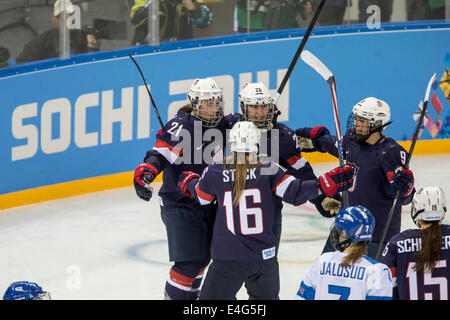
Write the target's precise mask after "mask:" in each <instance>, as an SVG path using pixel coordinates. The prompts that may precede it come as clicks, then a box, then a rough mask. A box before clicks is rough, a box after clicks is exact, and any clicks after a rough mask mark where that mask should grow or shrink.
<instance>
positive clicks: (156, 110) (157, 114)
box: [128, 55, 164, 130]
mask: <svg viewBox="0 0 450 320" xmlns="http://www.w3.org/2000/svg"><path fill="white" fill-rule="evenodd" d="M128 56H129V57H130V59H131V60H133V62H134V64H135V65H136V67H137V68H138V70H139V73H140V74H141V77H142V80H144V84H145V89H147V92H148V95H149V96H150V100H151V101H152V106H153V109H154V110H155V112H156V116H157V117H158V121H159V124H160V125H161V129H163V130H164V125H163V123H162V120H161V116H160V115H159V112H158V109H157V108H156V104H155V101H154V100H153V97H152V94H151V93H150V90H149V89H148V85H147V81H145V78H144V74H143V73H142V70H141V68H140V67H139V65H138V64H137V62H136V60H134V58H133V57H132V56H131V55H128Z"/></svg>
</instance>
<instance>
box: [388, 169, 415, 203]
mask: <svg viewBox="0 0 450 320" xmlns="http://www.w3.org/2000/svg"><path fill="white" fill-rule="evenodd" d="M391 188H392V191H393V192H394V193H395V192H397V191H399V192H400V195H402V197H403V198H407V197H408V196H409V195H410V194H411V192H412V191H413V188H414V174H413V172H412V171H411V170H406V169H402V168H397V170H395V174H394V177H393V179H392V182H391Z"/></svg>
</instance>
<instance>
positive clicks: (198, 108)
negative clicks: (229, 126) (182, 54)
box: [187, 78, 223, 128]
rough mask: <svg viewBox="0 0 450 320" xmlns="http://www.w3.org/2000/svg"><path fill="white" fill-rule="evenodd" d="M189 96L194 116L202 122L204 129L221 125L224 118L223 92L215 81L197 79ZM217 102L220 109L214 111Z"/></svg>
mask: <svg viewBox="0 0 450 320" xmlns="http://www.w3.org/2000/svg"><path fill="white" fill-rule="evenodd" d="M187 96H188V99H189V103H190V104H191V107H192V113H193V115H194V116H195V117H196V118H197V119H198V120H200V121H201V122H202V126H203V127H206V128H214V127H216V126H217V125H218V124H219V122H220V120H222V117H223V91H222V89H220V88H219V86H218V85H217V83H216V82H215V81H214V80H213V79H211V78H206V79H195V80H194V83H193V84H192V86H191V87H190V89H189V91H188V94H187ZM205 101H206V103H205ZM217 102H218V103H219V108H218V110H213V108H214V107H215V106H216V104H217ZM203 107H205V109H203ZM210 109H212V110H213V111H210Z"/></svg>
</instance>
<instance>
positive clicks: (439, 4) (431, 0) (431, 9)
mask: <svg viewBox="0 0 450 320" xmlns="http://www.w3.org/2000/svg"><path fill="white" fill-rule="evenodd" d="M425 19H426V20H433V19H438V20H440V19H445V0H428V8H427V12H426V14H425Z"/></svg>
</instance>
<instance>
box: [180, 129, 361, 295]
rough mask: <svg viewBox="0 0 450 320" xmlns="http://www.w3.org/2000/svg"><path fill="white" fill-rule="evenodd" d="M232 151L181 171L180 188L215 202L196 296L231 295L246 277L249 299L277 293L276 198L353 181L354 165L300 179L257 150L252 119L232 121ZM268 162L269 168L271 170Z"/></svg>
mask: <svg viewBox="0 0 450 320" xmlns="http://www.w3.org/2000/svg"><path fill="white" fill-rule="evenodd" d="M229 139H230V150H231V152H232V155H231V156H230V157H227V158H226V159H225V163H222V164H212V165H210V166H209V167H207V168H206V169H205V171H204V172H203V174H202V177H201V178H200V176H199V175H198V174H195V173H192V172H183V174H182V175H181V176H180V179H179V186H180V189H181V191H182V192H183V193H184V194H185V195H186V196H188V197H190V196H195V197H196V198H197V199H198V201H199V202H200V203H201V204H202V205H209V204H210V203H211V202H212V201H214V200H217V203H218V207H217V212H216V218H215V223H214V231H213V238H212V244H211V255H212V259H213V261H212V263H211V265H210V266H209V269H208V273H207V275H206V279H205V283H204V285H203V287H202V290H201V292H200V299H201V300H202V299H204V300H216V299H223V300H228V299H235V296H236V293H237V292H238V291H239V289H240V288H241V286H242V285H243V284H244V283H245V285H246V287H247V292H248V294H249V296H250V299H277V297H278V293H279V287H280V285H279V271H278V261H277V253H278V250H277V248H278V242H279V239H278V238H277V236H276V235H275V234H274V230H273V225H274V221H275V218H276V216H277V215H279V214H280V213H279V212H277V211H279V210H281V209H280V207H279V206H276V205H275V204H276V202H277V201H278V199H281V200H283V201H286V202H288V203H291V204H294V205H300V204H302V203H304V202H305V201H307V200H308V199H314V198H316V197H317V196H318V195H319V194H321V193H325V194H327V195H329V196H333V195H334V194H335V193H337V192H339V191H342V190H345V189H347V188H349V187H350V186H351V184H352V183H353V174H354V168H353V167H352V166H346V167H344V168H336V169H334V170H332V171H330V172H328V173H325V174H324V175H322V176H321V177H320V178H319V179H313V180H300V179H295V178H294V177H293V176H291V175H289V174H287V173H286V172H285V169H284V168H282V167H280V166H278V165H276V164H275V163H274V162H272V161H270V160H268V159H266V160H267V161H265V160H264V158H263V157H261V156H258V146H259V142H260V130H258V129H257V128H256V127H255V125H254V124H253V123H252V122H248V121H241V122H238V123H236V124H235V125H234V126H233V128H232V130H231V132H230V138H229ZM270 168H273V169H274V170H270Z"/></svg>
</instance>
